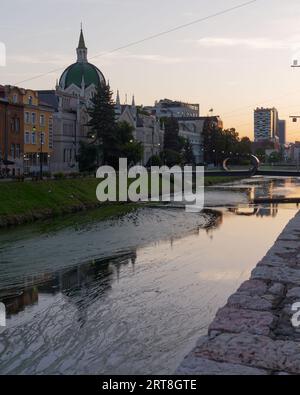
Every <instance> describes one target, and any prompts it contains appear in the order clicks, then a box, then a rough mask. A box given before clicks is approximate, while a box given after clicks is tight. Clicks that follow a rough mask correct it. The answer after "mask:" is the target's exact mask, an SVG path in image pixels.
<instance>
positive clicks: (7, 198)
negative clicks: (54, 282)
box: [0, 176, 237, 227]
mask: <svg viewBox="0 0 300 395" xmlns="http://www.w3.org/2000/svg"><path fill="white" fill-rule="evenodd" d="M236 179H237V177H222V176H218V177H206V178H205V185H206V186H211V185H215V184H220V183H223V182H230V181H234V180H236ZM98 183H99V180H97V179H94V178H79V179H63V180H56V181H53V180H50V181H42V182H23V183H21V182H19V183H18V182H1V183H0V202H1V203H0V227H1V226H2V227H4V226H9V225H18V224H22V223H26V222H34V221H36V220H39V219H47V218H55V217H61V216H62V215H64V216H65V215H68V214H72V213H75V212H80V211H86V210H88V209H93V208H97V207H101V209H100V211H99V214H98V215H99V219H104V218H107V217H108V216H114V215H120V214H122V213H126V212H127V211H128V210H129V209H132V206H134V205H133V204H105V205H104V204H103V205H100V203H99V202H98V201H97V198H96V187H97V185H98Z"/></svg>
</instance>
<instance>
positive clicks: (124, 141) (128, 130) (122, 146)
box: [113, 122, 143, 165]
mask: <svg viewBox="0 0 300 395" xmlns="http://www.w3.org/2000/svg"><path fill="white" fill-rule="evenodd" d="M133 130H134V129H133V127H132V126H131V125H129V123H128V122H120V123H118V124H117V125H116V130H115V135H116V141H117V147H116V157H115V158H114V161H113V162H114V163H113V164H114V165H117V163H116V162H118V159H119V158H127V161H128V164H129V165H130V164H134V165H135V164H136V163H138V162H140V161H141V160H142V157H143V146H142V144H141V143H140V142H138V141H135V139H134V137H133Z"/></svg>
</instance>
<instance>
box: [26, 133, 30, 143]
mask: <svg viewBox="0 0 300 395" xmlns="http://www.w3.org/2000/svg"><path fill="white" fill-rule="evenodd" d="M25 144H30V133H29V132H25Z"/></svg>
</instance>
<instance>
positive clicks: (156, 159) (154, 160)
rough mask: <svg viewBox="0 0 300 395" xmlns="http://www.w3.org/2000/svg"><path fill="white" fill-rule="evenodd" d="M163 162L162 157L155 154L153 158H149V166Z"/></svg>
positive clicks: (159, 164)
mask: <svg viewBox="0 0 300 395" xmlns="http://www.w3.org/2000/svg"><path fill="white" fill-rule="evenodd" d="M162 165H163V162H162V160H161V157H160V156H158V155H153V156H151V158H150V159H149V160H148V162H147V167H151V166H159V167H160V166H162Z"/></svg>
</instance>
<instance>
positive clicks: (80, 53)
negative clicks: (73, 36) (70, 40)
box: [76, 27, 88, 63]
mask: <svg viewBox="0 0 300 395" xmlns="http://www.w3.org/2000/svg"><path fill="white" fill-rule="evenodd" d="M76 51H77V63H87V51H88V50H87V47H86V46H85V41H84V36H83V31H82V27H81V30H80V37H79V44H78V48H77V50H76Z"/></svg>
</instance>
